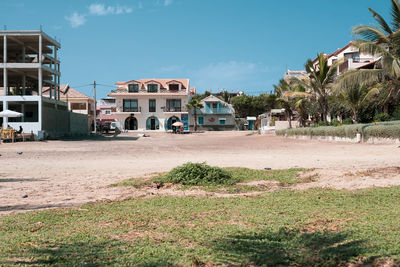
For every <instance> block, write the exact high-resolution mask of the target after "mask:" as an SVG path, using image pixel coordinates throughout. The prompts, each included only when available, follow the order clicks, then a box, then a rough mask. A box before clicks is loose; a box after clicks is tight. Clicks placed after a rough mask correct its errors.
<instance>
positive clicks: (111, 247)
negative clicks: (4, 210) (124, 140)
mask: <svg viewBox="0 0 400 267" xmlns="http://www.w3.org/2000/svg"><path fill="white" fill-rule="evenodd" d="M399 218H400V187H393V188H387V189H369V190H360V191H355V192H349V191H336V190H322V189H318V190H316V189H315V190H308V191H289V190H284V191H277V192H270V193H265V194H263V195H260V196H257V197H251V198H191V197H190V198H189V197H187V198H174V197H156V198H151V199H131V200H125V201H118V202H112V203H103V202H97V203H93V204H87V205H84V206H82V207H79V208H69V209H67V208H62V209H54V210H47V211H37V212H29V213H24V214H14V215H9V216H3V217H0V265H2V266H3V265H5V266H6V265H56V266H64V265H65V266H81V265H89V266H105V265H107V266H108V265H114V266H127V265H129V266H132V265H133V266H190V265H207V266H211V265H229V266H232V265H233V266H248V265H256V266H260V265H264V266H275V265H290V266H337V265H341V264H344V263H348V262H353V261H356V260H357V259H364V260H363V261H364V262H372V261H374V259H376V258H386V257H390V258H392V260H394V261H396V262H397V263H398V262H399V259H400V229H399V227H398V225H399V223H400V221H399Z"/></svg>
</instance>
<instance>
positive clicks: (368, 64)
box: [356, 57, 382, 69]
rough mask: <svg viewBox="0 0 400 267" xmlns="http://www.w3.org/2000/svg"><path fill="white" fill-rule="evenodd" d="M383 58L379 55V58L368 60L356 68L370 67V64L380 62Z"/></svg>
mask: <svg viewBox="0 0 400 267" xmlns="http://www.w3.org/2000/svg"><path fill="white" fill-rule="evenodd" d="M381 58H382V57H379V58H378V59H376V60H374V61H371V62H367V63H365V64H364V65H361V66H358V67H357V68H356V69H362V68H365V67H369V66H372V65H375V63H376V62H378V61H379V60H381Z"/></svg>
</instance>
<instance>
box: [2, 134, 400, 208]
mask: <svg viewBox="0 0 400 267" xmlns="http://www.w3.org/2000/svg"><path fill="white" fill-rule="evenodd" d="M18 152H22V154H21V153H18ZM399 153H400V147H399V145H396V144H385V145H383V144H382V145H371V144H351V143H330V142H325V141H314V140H295V139H287V138H283V137H277V136H274V135H257V134H252V133H250V132H205V133H197V134H189V135H172V134H165V133H150V137H140V138H138V137H137V134H136V133H126V134H121V135H119V136H118V137H116V138H101V139H90V140H68V141H66V140H64V141H47V142H26V143H15V144H1V145H0V154H1V156H0V214H6V213H10V212H18V211H25V210H34V209H42V208H52V207H66V206H73V205H79V204H82V203H86V202H90V201H95V200H105V199H111V200H112V199H118V198H121V197H123V196H125V197H126V196H127V195H129V194H131V193H132V190H131V189H129V188H120V187H109V186H108V185H110V184H112V183H116V182H119V181H122V180H125V179H127V178H132V177H141V176H143V175H145V174H149V173H154V172H163V171H168V170H170V169H171V168H173V167H175V166H177V165H180V164H182V163H184V162H187V161H192V162H204V161H205V162H207V163H209V164H211V165H218V166H241V167H248V168H255V169H263V168H265V167H269V168H272V169H284V168H292V167H302V168H316V170H315V171H314V172H315V173H316V174H317V176H318V179H317V180H316V181H311V182H310V183H305V184H301V185H299V186H298V189H307V188H310V187H331V188H338V189H359V188H367V187H372V186H392V185H400V169H399V168H397V167H398V166H400V156H399Z"/></svg>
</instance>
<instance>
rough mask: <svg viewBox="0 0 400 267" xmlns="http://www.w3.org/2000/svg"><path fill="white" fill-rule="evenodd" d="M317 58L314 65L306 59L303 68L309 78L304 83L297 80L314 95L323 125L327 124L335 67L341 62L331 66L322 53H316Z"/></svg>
mask: <svg viewBox="0 0 400 267" xmlns="http://www.w3.org/2000/svg"><path fill="white" fill-rule="evenodd" d="M317 60H318V61H317V64H316V65H315V66H314V63H313V61H312V60H311V59H309V60H308V61H307V63H306V65H305V68H306V71H307V73H308V75H309V80H308V81H307V82H306V83H304V82H302V81H300V80H299V82H300V83H303V84H304V86H305V87H306V88H309V89H310V90H311V92H312V94H313V95H314V96H315V98H316V100H317V102H318V107H319V110H320V113H321V117H322V120H323V121H324V123H325V125H327V124H328V119H327V115H328V110H329V103H328V97H329V95H330V93H331V87H332V83H333V81H334V79H335V76H336V73H337V68H338V66H339V64H340V63H341V62H340V61H336V62H335V63H333V64H332V65H331V66H328V60H327V59H326V58H325V56H324V54H323V53H320V54H318V57H317Z"/></svg>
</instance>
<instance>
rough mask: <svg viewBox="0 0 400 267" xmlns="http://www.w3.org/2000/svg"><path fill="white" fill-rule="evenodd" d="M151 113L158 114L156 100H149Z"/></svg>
mask: <svg viewBox="0 0 400 267" xmlns="http://www.w3.org/2000/svg"><path fill="white" fill-rule="evenodd" d="M149 112H156V100H155V99H149Z"/></svg>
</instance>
